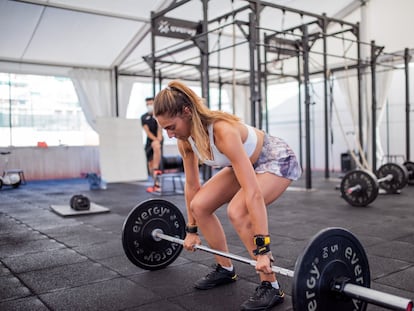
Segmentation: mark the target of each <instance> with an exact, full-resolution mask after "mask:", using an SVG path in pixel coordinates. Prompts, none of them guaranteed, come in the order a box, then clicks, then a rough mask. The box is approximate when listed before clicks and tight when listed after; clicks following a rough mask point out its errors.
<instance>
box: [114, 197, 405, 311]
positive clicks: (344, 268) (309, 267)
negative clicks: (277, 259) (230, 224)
mask: <svg viewBox="0 0 414 311" xmlns="http://www.w3.org/2000/svg"><path fill="white" fill-rule="evenodd" d="M184 228H185V220H184V217H183V216H182V214H181V212H180V210H179V209H178V208H177V207H176V206H175V205H174V204H172V203H170V202H168V201H164V200H148V201H144V202H143V203H141V204H139V205H137V206H136V207H135V208H134V209H133V210H132V211H131V213H130V214H129V215H128V218H127V219H126V220H125V222H124V226H123V230H122V243H123V246H124V250H125V254H126V255H127V257H128V258H129V259H130V260H131V261H132V262H133V263H134V264H135V265H137V266H139V267H141V268H143V269H147V270H157V269H161V268H165V267H167V266H168V265H169V264H171V263H172V262H174V260H175V259H176V258H177V257H178V255H179V254H180V252H181V250H182V245H183V243H184V241H183V237H184V236H185V230H184ZM194 248H195V249H198V250H202V251H205V252H208V253H211V254H216V255H219V256H222V257H227V258H230V259H234V260H236V261H240V262H243V263H247V264H250V265H252V266H255V265H256V261H255V260H252V259H249V258H245V257H242V256H239V255H234V254H231V253H226V252H222V251H219V250H214V249H210V248H208V247H206V246H203V245H194ZM272 271H274V272H275V273H279V274H282V275H286V276H289V277H293V286H292V288H293V292H292V299H293V308H294V310H297V311H302V310H313V311H321V310H323V311H332V310H335V311H337V310H339V311H342V310H343V311H346V310H357V311H359V310H365V309H366V305H367V303H368V302H369V303H373V304H376V305H379V306H383V307H386V308H391V309H394V310H406V311H407V310H408V311H412V308H413V302H412V300H410V299H407V298H403V297H399V296H395V295H391V294H387V293H384V292H380V291H377V290H373V289H371V288H369V286H370V271H369V264H368V259H367V256H366V254H365V251H364V249H363V247H362V245H361V243H360V242H359V241H358V239H357V238H356V237H355V236H354V235H353V234H352V233H351V232H349V231H348V230H346V229H343V228H326V229H324V230H321V231H320V232H319V233H318V234H316V235H315V236H314V237H313V238H312V239H311V241H310V242H309V244H308V246H307V247H306V248H305V250H304V252H303V253H302V255H300V256H299V257H298V259H297V261H296V265H295V271H292V270H289V269H285V268H281V267H277V266H272Z"/></svg>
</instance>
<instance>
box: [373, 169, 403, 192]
mask: <svg viewBox="0 0 414 311" xmlns="http://www.w3.org/2000/svg"><path fill="white" fill-rule="evenodd" d="M389 174H391V175H392V180H387V181H383V182H379V186H380V187H381V188H382V189H384V190H385V191H387V192H388V193H395V192H397V191H398V190H401V189H402V188H404V187H405V186H407V183H408V171H407V169H406V168H405V167H404V166H402V165H400V164H397V163H392V162H390V163H386V164H383V165H381V166H380V168H379V169H378V170H377V172H376V175H377V177H378V179H380V178H383V177H386V176H387V175H389Z"/></svg>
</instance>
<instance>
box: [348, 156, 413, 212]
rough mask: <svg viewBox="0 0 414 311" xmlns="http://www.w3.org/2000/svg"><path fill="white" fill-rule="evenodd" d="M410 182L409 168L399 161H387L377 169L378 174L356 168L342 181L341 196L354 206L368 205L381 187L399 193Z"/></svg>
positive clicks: (389, 191) (388, 191)
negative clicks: (398, 162)
mask: <svg viewBox="0 0 414 311" xmlns="http://www.w3.org/2000/svg"><path fill="white" fill-rule="evenodd" d="M407 183H408V171H407V169H406V168H405V167H404V166H402V165H399V164H397V163H386V164H383V165H381V167H380V168H379V169H378V170H377V172H376V176H375V175H374V174H373V173H371V172H370V171H368V170H362V169H360V170H354V171H351V172H349V173H347V174H346V175H345V176H344V177H343V178H342V181H341V186H340V190H341V196H342V198H344V199H345V201H347V202H348V203H349V204H351V205H352V206H367V205H368V204H370V203H372V202H373V201H374V200H375V199H376V198H377V196H378V194H379V188H382V189H384V190H385V191H386V192H387V193H398V192H399V191H400V190H401V189H402V188H404V187H405V186H406V185H407Z"/></svg>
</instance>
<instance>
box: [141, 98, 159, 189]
mask: <svg viewBox="0 0 414 311" xmlns="http://www.w3.org/2000/svg"><path fill="white" fill-rule="evenodd" d="M145 102H146V105H147V112H146V113H144V114H143V115H142V116H141V124H142V128H143V129H144V131H145V134H146V135H147V141H146V143H145V154H146V156H147V163H148V173H149V175H150V176H152V178H153V180H154V185H153V186H152V187H148V188H147V191H148V192H154V191H160V190H161V189H160V185H159V183H158V178H157V176H158V175H159V174H161V170H160V164H161V148H162V142H163V138H162V129H161V127H160V126H158V123H157V120H155V118H154V116H153V112H152V111H153V103H154V98H153V97H147V98H146V99H145Z"/></svg>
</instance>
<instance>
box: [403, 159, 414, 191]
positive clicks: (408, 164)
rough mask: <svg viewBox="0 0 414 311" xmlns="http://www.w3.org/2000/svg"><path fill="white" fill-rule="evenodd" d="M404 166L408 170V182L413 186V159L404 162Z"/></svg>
mask: <svg viewBox="0 0 414 311" xmlns="http://www.w3.org/2000/svg"><path fill="white" fill-rule="evenodd" d="M404 166H405V168H406V169H407V172H408V184H409V185H410V186H412V185H414V162H411V161H407V162H404Z"/></svg>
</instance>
